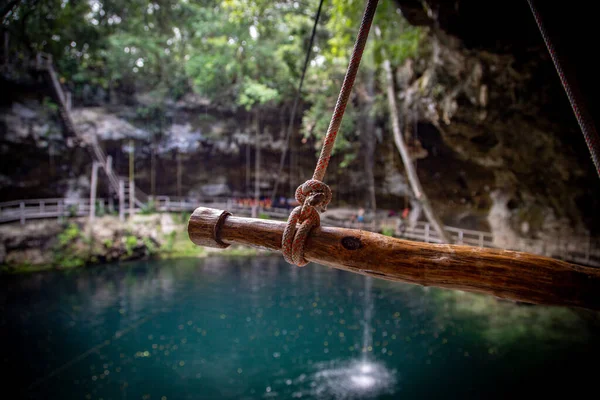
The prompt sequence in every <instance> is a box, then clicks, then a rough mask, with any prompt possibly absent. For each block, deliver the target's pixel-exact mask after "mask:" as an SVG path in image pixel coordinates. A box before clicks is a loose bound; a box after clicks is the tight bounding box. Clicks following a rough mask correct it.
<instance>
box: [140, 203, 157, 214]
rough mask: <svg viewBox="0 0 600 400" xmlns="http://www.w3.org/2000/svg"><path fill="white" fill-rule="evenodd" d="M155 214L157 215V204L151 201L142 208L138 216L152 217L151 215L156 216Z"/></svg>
mask: <svg viewBox="0 0 600 400" xmlns="http://www.w3.org/2000/svg"><path fill="white" fill-rule="evenodd" d="M155 213H156V204H155V203H154V200H150V201H148V203H146V204H144V205H142V207H141V208H140V210H139V211H138V214H140V215H151V214H155Z"/></svg>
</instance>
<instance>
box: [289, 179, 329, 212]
mask: <svg viewBox="0 0 600 400" xmlns="http://www.w3.org/2000/svg"><path fill="white" fill-rule="evenodd" d="M295 197H296V200H297V201H298V203H300V204H302V205H305V204H307V203H308V204H309V205H311V206H313V207H315V208H316V209H317V211H320V212H324V211H326V210H327V205H328V204H329V202H330V201H331V189H330V188H329V186H327V185H326V184H325V183H323V182H321V181H318V180H316V179H310V180H308V181H306V182H304V183H303V184H302V185H300V186H298V189H296V196H295Z"/></svg>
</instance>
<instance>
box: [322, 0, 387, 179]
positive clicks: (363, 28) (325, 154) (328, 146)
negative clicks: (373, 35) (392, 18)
mask: <svg viewBox="0 0 600 400" xmlns="http://www.w3.org/2000/svg"><path fill="white" fill-rule="evenodd" d="M377 3H378V0H368V1H367V6H366V8H365V13H364V15H363V19H362V22H361V24H360V28H359V29H358V36H357V37H356V43H355V44H354V49H353V50H352V56H351V57H350V63H349V64H348V70H347V71H346V76H345V77H344V82H343V83H342V89H341V90H340V95H339V96H338V99H337V103H336V105H335V109H334V110H333V116H332V117H331V122H330V123H329V128H328V129H327V135H325V139H324V140H323V148H322V150H321V155H320V156H319V161H318V162H317V167H316V168H315V172H314V174H313V179H316V180H318V181H322V180H323V177H324V176H325V172H326V171H327V166H328V165H329V159H330V158H331V152H332V150H333V145H334V144H335V138H336V136H337V133H338V130H339V129H340V125H341V124H342V118H343V117H344V111H346V105H347V104H348V99H349V98H350V93H351V92H352V86H354V80H355V79H356V74H357V72H358V67H359V65H360V60H361V58H362V55H363V52H364V50H365V45H366V44H367V39H368V37H369V30H370V29H371V23H372V22H373V16H374V15H375V10H376V9H377Z"/></svg>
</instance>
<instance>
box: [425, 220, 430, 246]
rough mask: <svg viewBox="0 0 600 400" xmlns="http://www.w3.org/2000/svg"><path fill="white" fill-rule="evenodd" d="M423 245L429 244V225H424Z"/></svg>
mask: <svg viewBox="0 0 600 400" xmlns="http://www.w3.org/2000/svg"><path fill="white" fill-rule="evenodd" d="M425 243H429V224H425Z"/></svg>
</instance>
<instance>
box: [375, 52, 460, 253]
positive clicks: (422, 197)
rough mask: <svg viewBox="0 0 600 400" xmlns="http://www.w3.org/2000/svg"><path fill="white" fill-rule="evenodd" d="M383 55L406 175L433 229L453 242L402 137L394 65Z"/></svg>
mask: <svg viewBox="0 0 600 400" xmlns="http://www.w3.org/2000/svg"><path fill="white" fill-rule="evenodd" d="M382 55H383V59H384V61H383V69H384V70H385V75H386V81H387V82H386V83H387V97H388V105H389V108H390V117H391V119H392V130H393V132H394V142H395V143H396V147H397V148H398V152H399V153H400V156H401V157H402V162H403V163H404V168H405V169H406V175H407V176H408V181H409V182H410V186H411V188H412V190H413V193H414V195H415V198H416V199H417V201H419V202H420V203H421V204H422V205H423V211H424V212H425V216H426V217H427V219H428V220H429V223H430V224H431V225H432V226H433V229H435V231H436V232H437V233H438V235H439V236H440V239H441V240H442V241H443V242H444V243H452V241H451V240H450V237H449V235H448V234H447V233H446V231H445V230H444V228H443V225H442V223H441V222H440V220H439V219H438V217H437V215H436V214H435V212H434V211H433V208H432V207H431V203H429V199H428V198H427V195H426V194H425V192H424V191H423V187H422V186H421V182H420V181H419V177H418V175H417V171H415V168H414V165H413V164H412V161H411V159H410V155H409V154H408V149H407V148H406V143H404V138H403V137H402V130H401V129H400V120H399V116H398V107H397V105H396V91H395V89H394V75H393V74H392V67H391V65H390V61H389V60H388V59H387V57H386V55H385V52H383V51H382Z"/></svg>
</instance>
